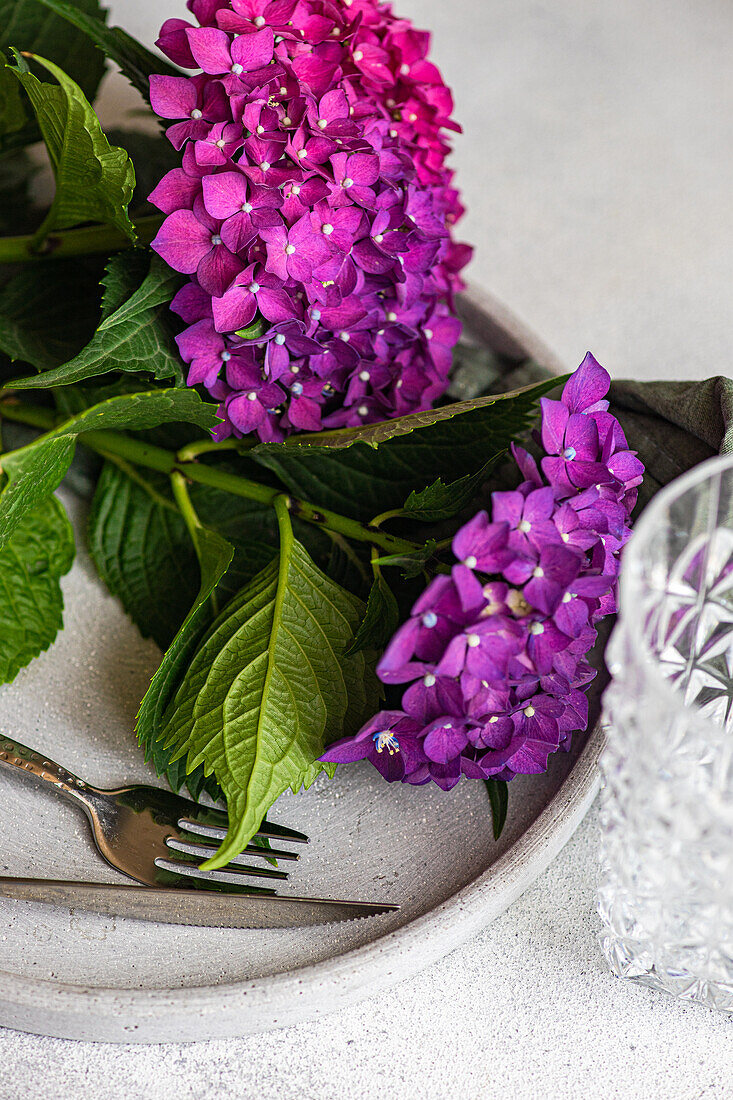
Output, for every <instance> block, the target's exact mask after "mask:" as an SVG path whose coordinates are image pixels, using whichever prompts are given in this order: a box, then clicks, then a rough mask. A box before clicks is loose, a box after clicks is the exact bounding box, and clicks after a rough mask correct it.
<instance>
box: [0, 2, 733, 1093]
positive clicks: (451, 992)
mask: <svg viewBox="0 0 733 1100" xmlns="http://www.w3.org/2000/svg"><path fill="white" fill-rule="evenodd" d="M112 7H113V9H114V11H113V14H114V18H115V19H116V21H117V22H120V23H123V24H124V25H125V26H127V27H128V29H130V30H131V31H133V32H135V33H138V34H140V35H145V36H146V37H148V38H149V37H150V32H151V30H152V27H153V23H152V20H153V19H155V20H157V19H158V18H159V16H160V12H161V11H162V12H163V13H165V14H179V12H180V9H182V4H180V5H179V4H176V3H175V2H174V0H170V3H168V0H165V2H161V3H160V4H156V5H152V4H150V3H149V2H147V0H117V3H116V4H113V5H112ZM153 8H155V11H153V10H152V9H153ZM399 9H400V11H401V12H403V13H405V14H408V15H411V16H412V17H413V18H415V19H416V20H417V21H418V22H419V24H420V25H422V26H430V27H431V28H432V29H433V30H434V31H435V32H436V45H435V51H434V52H435V57H436V59H437V61H438V63H439V64H440V65H441V66H442V68H443V71H444V73H445V75H446V78H447V79H448V81H449V82H450V83H452V85H453V87H454V89H455V93H456V101H457V110H456V114H457V117H458V118H459V119H460V120H461V121H462V123H463V125H464V128H465V131H466V132H465V135H464V137H463V138H461V139H460V140H459V141H458V143H457V150H456V156H455V163H456V165H457V166H458V168H459V181H460V184H461V186H462V188H463V192H464V196H465V199H466V202H467V205H468V207H469V210H470V213H469V216H468V217H467V218H466V220H465V222H464V223H463V234H464V237H465V238H466V239H470V240H472V241H474V242H476V244H477V251H476V259H475V262H474V265H473V269H472V272H471V277H472V278H473V279H474V280H475V281H476V282H478V283H479V284H481V285H484V286H486V287H487V288H489V289H491V290H492V291H493V292H494V293H495V294H497V295H498V296H499V297H501V298H503V299H504V300H505V301H506V302H507V304H509V305H511V307H512V308H513V309H515V310H516V311H517V313H518V314H519V315H520V316H521V317H523V319H524V320H526V321H527V322H529V323H530V324H531V325H533V326H534V327H535V329H536V330H537V331H538V332H539V333H541V334H542V335H543V336H544V337H545V338H546V340H547V342H548V343H549V344H550V346H552V347H553V348H554V349H555V350H556V351H557V352H558V353H559V354H560V355H561V356H562V358H563V359H564V360H565V361H566V362H567V363H568V365H569V366H572V365H575V364H577V363H578V362H579V361H580V359H581V358H582V355H583V353H584V352H585V350H586V349H587V348H591V349H592V350H593V351H594V353H595V354H596V356H597V357H598V358H599V359H600V360H601V362H603V363H604V364H606V365H607V366H608V367H609V369H610V370H611V371H612V373H614V374H615V375H617V376H622V375H630V376H635V377H638V378H656V377H679V378H687V377H705V376H706V375H708V374H715V373H721V372H722V373H724V372H726V371H730V367H729V363H730V354H729V352H730V307H729V302H730V287H731V276H732V275H733V269H732V250H731V239H732V234H731V230H732V229H733V224H732V223H733V209H732V207H731V203H730V200H729V197H728V194H729V192H730V181H731V169H732V168H733V164H732V163H731V154H730V150H731V136H732V135H731V132H730V131H731V121H732V120H733V86H732V83H731V67H730V57H731V46H733V13H732V12H731V8H730V4H729V0H696V2H695V3H690V2H689V0H666V2H665V0H615V2H614V3H613V4H608V3H606V2H602V0H442V2H441V3H439V2H438V0H401V2H400V4H399ZM119 95H120V93H119V85H116V86H115V88H112V87H110V88H109V90H108V94H107V96H106V101H107V105H108V106H109V105H110V104H112V103H114V104H115V105H117V106H118V107H119V104H120V103H121V102H122V100H121V99H120V98H119ZM726 353H728V354H726ZM597 840H598V828H597V817H596V813H595V811H592V812H591V814H590V815H589V817H588V818H587V819H586V821H585V823H584V824H583V825H582V826H581V828H580V829H579V831H578V833H577V834H576V836H575V838H574V839H573V840H572V841H571V842H570V844H569V845H568V846H567V848H566V849H565V851H564V852H563V853H562V854H561V855H560V857H559V858H558V859H557V860H556V861H555V862H554V863H553V865H552V866H551V867H550V869H549V870H548V871H547V872H546V873H545V875H544V876H543V877H542V878H541V879H540V881H539V882H538V883H537V884H536V885H535V886H534V887H533V888H532V889H530V890H529V891H528V892H527V893H526V894H525V895H524V897H523V898H521V899H520V901H518V902H517V903H515V905H514V906H513V907H512V908H511V909H510V910H509V912H507V913H506V914H505V915H504V916H503V917H502V918H500V919H499V920H498V921H496V922H495V923H494V924H493V925H491V926H490V927H489V928H488V929H487V930H486V931H485V932H484V933H483V934H482V935H480V936H478V937H477V938H476V939H475V940H473V941H472V942H470V943H469V944H467V945H466V946H464V947H462V948H460V949H458V950H456V951H455V952H454V953H453V954H451V955H449V956H448V957H447V958H446V959H444V960H443V961H442V962H441V963H439V964H438V965H436V966H434V967H432V968H431V969H430V970H428V971H426V972H424V973H423V974H421V975H419V976H418V977H417V978H414V979H412V980H411V981H408V982H405V983H403V984H402V985H399V986H397V987H396V988H394V989H392V990H390V991H388V992H386V993H382V994H380V995H379V996H378V997H375V998H373V999H371V1000H369V1001H365V1002H363V1003H362V1004H361V1005H358V1006H356V1007H354V1008H352V1009H350V1010H348V1011H346V1012H343V1013H341V1014H340V1015H339V1016H338V1017H337V1018H330V1019H324V1020H321V1021H318V1022H315V1023H312V1024H306V1025H303V1026H301V1027H299V1028H296V1029H292V1030H289V1031H282V1032H275V1033H270V1034H267V1035H263V1036H259V1037H258V1036H254V1037H251V1038H248V1039H243V1040H236V1041H234V1040H233V1041H228V1042H217V1043H206V1044H202V1045H197V1046H189V1047H180V1046H179V1047H177V1046H167V1047H152V1048H136V1047H103V1046H95V1045H92V1044H82V1043H72V1042H64V1041H60V1040H51V1039H39V1038H35V1037H32V1036H28V1035H21V1034H18V1033H16V1032H10V1031H0V1066H2V1069H1V1070H0V1100H15V1098H21V1097H23V1098H26V1097H27V1098H30V1100H34V1098H36V1097H38V1098H43V1100H56V1098H59V1100H60V1098H62V1097H63V1098H64V1100H68V1098H70V1097H77V1096H83V1097H85V1100H102V1098H104V1100H118V1098H119V1100H122V1098H123V1097H124V1098H126V1100H127V1098H132V1100H136V1098H137V1097H145V1100H189V1098H191V1100H209V1098H212V1100H213V1098H214V1097H216V1098H217V1100H229V1098H239V1097H255V1098H264V1097H267V1098H270V1097H272V1098H274V1100H290V1098H292V1100H310V1098H314V1100H321V1098H324V1100H331V1098H333V1100H351V1098H352V1097H353V1098H359V1100H370V1098H372V1097H375V1098H380V1100H385V1098H386V1100H413V1098H417V1100H422V1098H426V1100H427V1098H430V1100H433V1098H435V1100H442V1098H445V1097H461V1098H465V1100H471V1098H474V1097H494V1096H496V1097H500V1096H501V1097H506V1098H507V1100H515V1098H516V1100H524V1098H534V1097H538V1098H539V1097H542V1098H544V1097H550V1098H554V1097H562V1098H563V1100H574V1098H576V1097H577V1098H579V1100H580V1098H582V1100H588V1098H595V1097H598V1098H603V1100H613V1098H616V1097H619V1098H623V1100H626V1098H629V1097H640V1098H648V1097H654V1098H655V1100H656V1098H664V1100H667V1098H674V1100H677V1098H680V1100H682V1098H684V1100H688V1098H689V1100H692V1098H703V1097H709V1098H717V1097H724V1096H730V1095H731V1094H732V1093H733V1030H732V1024H731V1021H729V1020H728V1019H726V1018H724V1017H722V1016H717V1015H715V1014H713V1013H712V1012H709V1011H708V1010H706V1009H703V1008H700V1007H698V1006H696V1005H684V1004H680V1003H677V1002H675V1001H672V1000H668V999H666V998H664V997H662V996H661V995H659V994H654V993H652V992H650V991H648V990H645V989H641V988H637V987H635V986H632V985H629V984H624V983H622V982H619V981H618V980H616V979H614V978H612V977H611V976H610V975H609V974H608V973H607V972H606V970H605V966H604V964H603V961H602V958H601V956H600V953H599V951H598V949H597V946H596V933H597V930H598V920H597V918H596V916H595V898H594V888H595V874H596V848H597Z"/></svg>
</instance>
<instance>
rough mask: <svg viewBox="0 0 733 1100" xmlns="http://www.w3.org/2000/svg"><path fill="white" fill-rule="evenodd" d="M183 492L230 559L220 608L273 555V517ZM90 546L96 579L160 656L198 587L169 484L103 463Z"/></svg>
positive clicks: (194, 490) (199, 492)
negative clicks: (218, 537)
mask: <svg viewBox="0 0 733 1100" xmlns="http://www.w3.org/2000/svg"><path fill="white" fill-rule="evenodd" d="M189 492H190V496H191V501H192V504H193V506H194V509H195V511H196V512H197V514H198V516H199V518H200V519H201V521H202V523H203V524H204V526H205V527H207V528H208V529H209V530H212V531H214V532H215V533H216V534H219V535H221V536H222V537H223V538H225V539H226V541H227V542H228V543H230V544H231V547H232V549H233V552H234V557H233V560H232V562H231V565H230V566H229V568H228V570H227V572H226V575H225V576H224V577H223V578H221V580H220V581H219V582H218V585H217V589H216V598H217V601H218V603H219V605H220V606H223V605H224V604H225V603H226V602H227V601H228V600H229V599H230V598H231V597H232V596H234V595H235V593H236V592H238V591H239V590H240V589H241V588H242V587H243V586H244V585H245V584H246V583H247V582H248V581H250V580H251V579H252V577H254V576H255V575H256V574H257V573H258V572H259V571H260V570H261V569H262V568H263V567H264V566H265V565H267V564H268V562H270V561H271V560H272V558H273V556H274V555H275V554H276V553H277V535H276V530H277V524H276V522H275V518H274V513H273V511H272V509H271V508H264V507H263V506H262V505H255V504H252V503H251V502H249V501H245V500H237V501H236V502H235V501H233V500H232V498H231V496H230V495H229V494H227V493H222V492H219V491H217V490H213V489H209V488H208V487H207V486H198V485H192V486H190V489H189ZM89 545H90V550H91V554H92V558H93V560H94V564H95V565H96V567H97V570H98V572H99V574H100V576H101V577H102V579H103V580H104V582H105V584H106V585H107V587H108V588H109V590H110V591H111V592H112V593H113V594H114V595H115V596H117V597H118V598H119V599H120V600H121V601H122V604H123V606H124V608H125V611H127V613H128V615H130V617H131V618H132V620H133V621H134V622H135V624H136V625H137V627H138V628H139V630H140V632H141V634H142V635H143V636H144V637H152V638H153V639H154V640H155V641H156V642H157V644H158V645H159V646H160V648H161V649H166V647H167V646H168V645H169V644H170V643H171V641H172V640H173V638H174V637H175V635H176V633H177V631H178V630H179V628H180V626H181V624H182V623H183V620H184V619H185V617H186V615H187V613H188V611H189V609H190V608H191V606H192V605H193V603H194V601H195V598H196V593H197V591H198V586H199V566H198V562H197V560H196V552H195V548H194V546H193V544H192V542H191V536H190V534H189V531H188V528H187V527H186V524H185V521H184V519H183V517H182V516H181V514H180V512H179V510H178V508H177V506H176V504H175V503H174V501H173V498H172V495H171V493H170V487H169V480H168V478H167V477H165V476H164V475H162V474H157V473H155V472H154V471H152V470H145V471H143V470H136V469H134V468H132V467H130V468H129V469H122V468H120V466H118V465H115V464H113V463H111V462H107V463H105V465H104V466H103V468H102V473H101V475H100V478H99V481H98V483H97V488H96V492H95V495H94V500H93V502H92V508H91V512H90V516H89ZM212 618H213V615H212Z"/></svg>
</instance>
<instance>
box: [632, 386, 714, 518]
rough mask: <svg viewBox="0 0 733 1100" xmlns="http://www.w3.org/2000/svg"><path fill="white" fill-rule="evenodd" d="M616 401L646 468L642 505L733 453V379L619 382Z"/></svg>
mask: <svg viewBox="0 0 733 1100" xmlns="http://www.w3.org/2000/svg"><path fill="white" fill-rule="evenodd" d="M610 398H611V411H612V412H613V413H614V414H615V415H616V416H617V417H618V419H619V421H620V422H621V425H622V427H623V429H624V432H625V433H626V438H627V439H628V441H629V446H630V447H631V449H632V450H635V451H638V453H639V458H640V459H641V460H642V462H643V463H644V465H645V467H646V475H645V477H644V487H643V489H642V491H641V493H640V498H641V503H642V505H643V504H644V503H646V501H647V500H649V498H650V497H652V496H653V495H654V493H655V492H657V490H658V489H660V488H661V487H662V486H663V485H667V484H668V482H670V481H673V480H674V478H676V477H679V475H680V474H683V473H684V472H685V471H686V470H689V469H690V467H691V466H696V465H697V464H698V462H704V461H705V459H707V458H712V456H713V455H716V454H729V453H731V452H732V451H733V379H730V378H724V377H723V376H722V375H719V376H718V377H716V378H707V379H705V381H704V382H614V383H613V385H612V386H611V393H610Z"/></svg>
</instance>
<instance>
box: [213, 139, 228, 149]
mask: <svg viewBox="0 0 733 1100" xmlns="http://www.w3.org/2000/svg"><path fill="white" fill-rule="evenodd" d="M214 145H215V146H216V147H217V149H223V148H224V146H225V145H226V142H225V141H224V138H219V140H218V141H215V142H214Z"/></svg>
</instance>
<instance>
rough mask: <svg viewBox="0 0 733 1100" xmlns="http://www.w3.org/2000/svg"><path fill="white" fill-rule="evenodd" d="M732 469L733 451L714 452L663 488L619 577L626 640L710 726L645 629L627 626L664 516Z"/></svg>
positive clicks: (660, 683)
mask: <svg viewBox="0 0 733 1100" xmlns="http://www.w3.org/2000/svg"><path fill="white" fill-rule="evenodd" d="M728 470H733V454H728V455H714V456H713V457H712V458H708V459H706V460H705V461H704V462H700V463H698V465H697V466H693V468H692V469H691V470H688V471H687V473H685V474H682V475H681V476H680V477H677V478H675V479H674V481H671V482H670V483H669V484H668V485H665V486H664V488H663V489H660V490H659V492H658V493H657V494H656V496H655V497H654V498H653V499H652V500H651V502H650V503H649V504H648V505H647V507H646V508H645V509H644V511H643V512H642V514H641V516H640V517H639V521H638V523H636V524H634V530H633V535H632V537H631V539H630V540H629V542H628V544H627V546H626V547H625V548H624V552H623V555H622V559H621V573H620V577H619V625H620V626H621V629H623V630H625V634H626V640H627V642H628V643H629V644H630V646H631V649H632V650H633V651H634V654H635V656H637V657H639V658H640V659H641V660H642V662H643V664H644V666H645V668H648V669H649V671H650V673H651V675H652V676H653V678H654V680H655V681H656V689H657V690H660V691H663V692H664V694H665V695H667V696H668V697H669V698H670V700H672V701H674V703H675V704H676V705H677V706H678V707H680V708H682V709H684V710H685V711H687V712H689V713H690V714H691V715H693V716H694V718H695V720H696V721H697V722H703V723H705V724H706V725H708V726H710V725H717V723H715V722H714V721H713V719H711V718H709V717H707V716H706V715H705V714H703V713H702V711H701V710H700V708H699V707H697V706H695V705H694V704H691V703H685V702H684V700H683V697H682V696H681V694H680V692H679V691H678V689H677V688H676V687H674V685H673V684H672V683H671V682H670V680H669V678H668V677H667V676H664V675H663V673H662V671H661V668H660V664H659V661H658V660H657V659H656V657H655V656H654V653H653V652H652V650H651V648H650V646H649V645H648V643H647V640H646V637H645V634H644V631H643V630H635V629H631V630H629V629H626V628H628V627H629V626H630V625H632V624H633V622H634V609H635V608H637V607H639V606H641V591H642V583H641V576H642V571H643V570H642V562H643V558H644V554H645V551H646V549H647V547H648V546H649V544H650V542H651V541H652V540H653V537H654V534H655V528H656V527H657V525H658V523H659V521H660V520H661V519H662V516H663V515H664V513H665V512H667V511H668V510H669V507H670V505H671V504H672V503H673V502H674V501H676V500H679V499H680V497H682V496H684V495H685V493H687V492H689V491H690V490H691V489H694V488H695V487H696V486H698V485H701V484H703V483H704V482H706V481H709V480H710V479H711V478H712V477H714V476H715V475H716V474H722V473H725V472H726V471H728Z"/></svg>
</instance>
